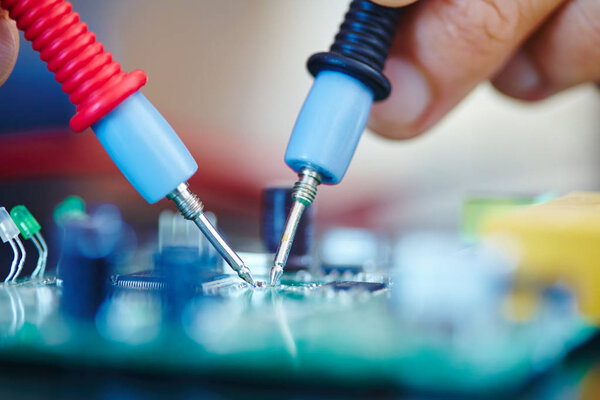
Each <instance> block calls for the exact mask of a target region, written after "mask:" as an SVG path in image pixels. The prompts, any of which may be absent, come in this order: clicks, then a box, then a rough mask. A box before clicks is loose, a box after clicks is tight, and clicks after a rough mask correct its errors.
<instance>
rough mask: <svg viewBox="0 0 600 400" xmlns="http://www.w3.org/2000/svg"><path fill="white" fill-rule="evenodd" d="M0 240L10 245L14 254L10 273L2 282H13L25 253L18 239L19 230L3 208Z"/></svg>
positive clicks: (22, 262) (0, 219)
mask: <svg viewBox="0 0 600 400" xmlns="http://www.w3.org/2000/svg"><path fill="white" fill-rule="evenodd" d="M0 239H2V242H4V243H6V242H8V244H10V247H11V248H12V250H13V254H14V257H13V260H12V263H11V265H10V272H9V273H8V275H7V276H6V278H5V279H4V282H9V281H14V280H15V279H17V277H18V276H19V274H20V273H21V270H22V269H23V264H24V263H25V258H26V256H27V253H26V252H25V247H24V246H23V243H22V242H21V240H20V239H19V228H18V227H17V225H16V224H15V223H14V221H13V220H12V218H11V217H10V214H9V213H8V211H6V208H4V207H0Z"/></svg>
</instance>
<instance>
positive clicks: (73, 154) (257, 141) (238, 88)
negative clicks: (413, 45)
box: [0, 0, 600, 236]
mask: <svg viewBox="0 0 600 400" xmlns="http://www.w3.org/2000/svg"><path fill="white" fill-rule="evenodd" d="M73 3H74V7H75V9H76V10H77V11H78V12H79V13H80V14H81V15H82V19H83V20H85V21H86V22H87V23H88V24H89V25H90V28H91V30H93V31H95V32H96V33H97V36H98V38H99V39H100V40H102V41H103V42H104V44H105V46H106V48H107V49H108V50H109V51H111V52H113V54H114V56H115V58H116V59H117V60H119V61H120V63H121V64H122V65H123V67H124V69H125V70H127V71H131V70H133V69H136V68H140V69H143V70H145V71H146V72H147V74H148V76H149V81H148V84H147V85H146V87H145V88H144V93H145V94H146V96H147V97H148V98H149V99H150V100H151V101H152V102H153V103H154V104H155V105H156V106H157V108H158V109H159V110H160V111H161V112H162V113H163V114H164V115H165V117H166V118H167V120H168V121H170V123H171V124H172V125H173V126H174V127H175V129H176V130H177V131H178V133H179V134H180V135H181V136H182V138H183V140H184V142H185V143H186V144H187V146H188V147H189V148H190V150H191V152H192V154H193V155H194V156H195V158H196V160H197V162H198V164H199V171H198V173H197V174H196V176H194V177H193V178H192V180H191V184H192V186H193V188H194V190H195V191H196V192H198V194H199V195H200V197H201V198H202V199H203V201H204V202H205V204H206V206H207V208H208V209H210V210H213V211H215V212H216V213H217V215H218V216H219V217H220V218H221V224H222V226H223V227H224V229H225V230H227V231H229V232H233V233H232V234H238V235H241V236H253V235H256V234H257V232H258V222H257V221H258V218H257V217H258V214H259V203H260V191H261V189H262V188H263V187H264V186H266V185H269V184H272V183H280V182H288V183H289V184H291V183H292V182H293V179H294V178H295V175H294V174H293V173H292V172H291V170H289V169H288V168H287V167H286V166H285V164H284V163H283V154H284V151H285V147H286V144H287V141H288V138H289V134H290V132H291V129H292V127H293V124H294V121H295V118H296V116H297V113H298V111H299V109H300V107H301V105H302V102H303V100H304V98H305V95H306V93H307V91H308V90H309V88H310V85H311V83H312V77H311V76H310V75H309V74H308V72H307V71H306V68H305V62H306V59H307V58H308V56H309V55H311V54H312V53H314V52H317V51H321V50H326V49H327V48H328V47H329V45H330V42H331V41H332V38H333V35H334V33H335V31H336V29H337V27H338V25H339V23H340V21H341V19H342V16H343V13H344V11H345V8H346V6H347V3H348V2H347V1H345V0H329V1H327V2H326V3H324V2H322V1H319V0H288V1H276V0H255V1H252V2H249V1H240V0H237V1H236V0H230V1H221V0H202V1H198V0H181V1H176V2H164V1H159V0H154V1H149V0H128V1H117V0H106V1H103V2H97V1H92V0H75V1H73ZM395 90H402V88H395ZM0 109H2V110H3V111H2V113H0V188H2V189H1V190H0V203H2V204H5V205H7V206H12V205H14V204H18V203H27V204H31V206H30V208H31V209H32V210H33V211H34V213H37V215H39V214H40V213H41V214H42V215H44V214H46V215H47V214H48V213H49V210H51V208H52V206H53V205H54V204H56V203H57V202H58V201H59V200H60V199H62V198H63V197H64V196H65V195H67V194H69V193H77V194H79V195H82V196H83V197H84V198H86V199H87V200H89V201H92V202H93V201H102V202H104V201H110V202H114V203H117V204H118V205H120V206H121V208H122V209H123V211H124V214H125V216H126V218H127V219H128V220H131V221H133V222H134V224H138V225H142V226H144V225H145V224H147V226H152V227H154V226H155V222H156V219H155V216H156V215H157V214H158V212H159V209H160V208H161V207H152V206H150V205H148V204H146V203H145V202H144V201H143V200H142V198H141V197H140V196H139V195H138V194H137V193H136V192H135V191H134V189H133V188H131V187H130V186H129V185H128V184H127V182H126V181H125V179H124V178H123V177H122V176H121V175H120V173H119V172H118V171H117V169H116V168H115V167H114V166H113V165H112V163H111V162H110V160H109V158H108V157H107V156H106V155H105V153H104V151H103V149H102V148H101V147H100V145H99V143H98V141H97V140H96V138H95V137H94V135H93V133H92V132H90V131H87V132H84V133H82V134H75V133H72V132H70V130H69V128H68V120H69V118H70V117H71V115H72V114H73V108H72V106H71V105H70V104H69V103H68V100H67V98H66V96H65V95H64V94H63V93H62V92H61V91H60V87H59V84H58V83H56V82H55V81H54V79H53V77H52V76H51V74H50V73H49V72H48V71H46V67H45V65H44V64H43V63H42V62H40V61H39V59H38V55H37V54H36V53H34V52H33V51H32V50H31V48H30V44H29V43H28V42H26V41H25V40H22V41H21V51H20V54H19V60H18V62H17V65H16V67H15V70H14V73H13V75H12V76H11V77H10V78H9V79H8V81H7V82H6V84H5V85H4V86H3V87H2V88H1V89H0ZM599 111H600V95H599V93H598V91H597V90H596V88H594V87H591V86H588V87H586V86H583V87H579V88H576V89H573V90H570V91H568V92H566V93H563V94H560V95H558V96H556V97H554V98H552V99H550V100H548V101H545V102H543V103H540V104H534V105H531V104H525V103H521V102H516V101H513V100H510V99H508V98H506V97H503V96H502V95H500V94H498V93H496V92H495V91H494V90H493V89H492V88H491V86H490V85H488V84H484V85H481V86H480V87H479V88H477V90H475V91H474V92H473V93H472V94H471V95H470V96H469V97H468V98H467V99H466V100H465V101H464V102H463V103H462V104H461V105H460V106H459V107H458V108H457V109H456V110H455V111H453V112H452V113H451V114H450V115H449V116H447V117H446V118H445V119H444V120H443V121H442V123H440V124H439V125H438V126H436V127H435V128H434V129H432V130H431V131H430V132H429V133H427V134H426V135H424V136H423V137H421V138H418V139H416V140H410V141H403V142H393V141H389V140H386V139H383V138H380V137H378V136H376V135H374V134H373V133H371V132H366V133H365V134H364V136H363V138H362V139H361V143H360V145H359V147H358V151H357V153H356V156H355V157H354V161H353V163H352V165H351V166H350V169H349V171H348V174H347V176H346V178H345V180H344V182H343V184H341V185H338V186H335V187H324V188H322V189H321V190H320V194H319V199H318V210H319V217H318V219H319V222H320V224H322V225H328V224H336V225H351V226H365V227H369V228H375V229H379V230H382V231H386V232H394V233H395V232H398V231H403V230H407V229H412V228H415V227H419V228H436V229H437V228H441V229H452V228H454V227H455V226H456V225H457V223H458V221H459V208H460V202H461V199H462V198H463V196H464V195H465V194H467V193H481V192H484V193H489V192H492V193H507V192H508V193H525V194H528V193H537V192H547V191H552V192H556V193H559V194H561V193H564V192H568V191H571V190H575V189H585V190H591V189H598V188H599V186H600V179H599V176H598V175H599V174H598V171H599V170H600V168H599V167H600V159H599V156H598V154H600V153H599V150H600V149H599V146H598V141H599V140H600V135H598V131H599V128H600V120H599V118H598V112H599ZM166 207H168V206H167V205H166V204H165V205H163V207H162V208H166Z"/></svg>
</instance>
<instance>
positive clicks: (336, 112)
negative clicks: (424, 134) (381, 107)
mask: <svg viewBox="0 0 600 400" xmlns="http://www.w3.org/2000/svg"><path fill="white" fill-rule="evenodd" d="M399 15H400V10H399V9H398V8H387V7H382V6H378V5H376V4H373V3H372V2H370V1H367V0H354V1H352V3H351V4H350V10H349V11H348V13H347V14H346V16H345V19H344V22H343V23H342V25H341V26H340V30H339V32H338V34H337V35H336V37H335V42H334V43H333V45H332V46H331V48H330V51H329V52H327V53H319V54H315V55H313V56H312V57H311V58H310V59H309V60H308V63H307V65H308V70H309V71H310V72H311V73H312V74H313V75H314V76H315V81H314V83H313V86H312V88H311V90H310V92H309V94H308V96H307V98H306V100H305V102H304V105H303V106H302V110H301V111H300V114H299V115H298V119H297V120H296V124H295V126H294V130H293V132H292V135H291V137H290V141H289V144H288V147H287V150H286V153H285V162H286V163H287V164H288V166H289V167H290V168H291V169H293V170H294V171H296V172H297V173H298V177H299V180H298V181H297V182H296V184H295V185H294V192H293V194H292V198H293V199H294V204H293V206H292V208H291V210H290V213H289V217H288V219H287V222H286V226H285V228H284V230H283V235H282V237H281V241H280V245H279V248H278V249H277V253H276V254H275V260H274V262H273V268H272V270H271V285H275V284H277V283H278V281H279V279H280V277H281V274H282V273H283V268H284V267H285V265H286V262H287V257H288V254H289V252H290V248H291V246H292V243H293V241H294V235H295V232H296V228H297V226H298V224H299V220H300V218H301V217H302V213H303V211H304V209H305V207H307V206H308V205H310V204H311V203H312V202H313V200H314V198H315V196H316V194H317V186H318V185H319V184H321V183H325V184H336V183H339V182H340V181H341V180H342V178H343V176H344V174H345V173H346V170H347V169H348V165H349V164H350V161H351V159H352V156H353V155H354V151H355V149H356V146H357V145H358V140H359V139H360V136H361V134H362V132H363V130H364V128H365V125H366V123H367V119H368V117H369V113H370V110H371V106H372V104H373V101H379V100H383V99H385V98H386V97H388V96H389V93H390V90H391V87H390V83H389V82H388V80H387V79H386V78H385V76H384V75H383V74H382V70H383V66H384V63H385V60H386V58H387V55H388V51H389V48H390V46H391V44H392V39H393V37H394V33H395V30H396V24H397V21H398V18H399Z"/></svg>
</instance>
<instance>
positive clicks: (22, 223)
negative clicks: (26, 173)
mask: <svg viewBox="0 0 600 400" xmlns="http://www.w3.org/2000/svg"><path fill="white" fill-rule="evenodd" d="M10 216H11V217H12V219H13V221H14V222H15V224H16V225H17V227H18V228H19V231H20V232H21V236H23V239H25V240H28V239H29V240H31V241H32V242H33V244H34V246H35V248H36V249H37V251H38V254H39V257H38V261H37V264H36V266H35V269H34V270H33V272H32V273H31V277H32V278H35V277H37V276H40V277H43V276H44V273H45V271H46V263H47V262H48V246H47V245H46V241H45V240H44V237H43V236H42V234H41V233H40V230H41V229H42V226H41V225H40V223H39V222H38V221H37V220H36V219H35V217H34V216H33V215H32V214H31V213H30V212H29V210H28V209H27V207H25V206H23V205H19V206H15V207H13V208H12V209H11V210H10ZM17 275H18V274H17Z"/></svg>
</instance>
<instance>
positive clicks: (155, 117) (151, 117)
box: [92, 92, 198, 203]
mask: <svg viewBox="0 0 600 400" xmlns="http://www.w3.org/2000/svg"><path fill="white" fill-rule="evenodd" d="M92 129H93V130H94V132H95V133H96V136H97V137H98V139H99V140H100V143H102V145H103V146H104V148H105V149H106V151H107V152H108V155H109V156H110V157H111V158H112V160H113V161H114V162H115V164H116V165H117V167H119V169H120V170H121V172H123V175H125V177H126V178H127V180H128V181H129V182H130V183H131V184H132V185H133V187H135V189H136V190H137V191H138V192H139V193H140V194H141V195H142V197H143V198H144V199H146V201H147V202H148V203H156V202H157V201H159V200H160V199H162V198H163V197H165V196H166V195H167V194H168V193H169V192H171V191H172V190H173V189H175V188H176V187H177V185H179V184H180V183H182V182H185V181H186V180H188V179H189V178H190V177H191V176H192V175H193V174H194V173H195V172H196V170H197V169H198V165H197V164H196V161H194V158H193V157H192V155H191V154H190V152H189V151H188V149H187V148H186V147H185V145H184V144H183V142H182V141H181V139H179V136H177V133H175V131H174V130H173V128H171V126H170V125H169V123H168V122H167V121H166V120H165V119H164V118H163V116H162V115H160V113H159V112H158V111H157V110H156V108H154V106H153V105H152V103H150V101H148V99H146V97H144V95H143V94H142V93H141V92H136V93H134V94H132V95H131V96H129V97H128V98H127V99H126V100H125V101H123V102H122V103H121V104H119V106H117V108H115V109H114V110H112V111H111V112H110V113H109V114H107V115H106V116H105V117H104V118H102V119H101V120H100V121H98V122H97V123H95V124H94V125H93V126H92Z"/></svg>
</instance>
